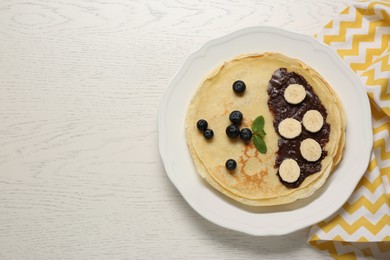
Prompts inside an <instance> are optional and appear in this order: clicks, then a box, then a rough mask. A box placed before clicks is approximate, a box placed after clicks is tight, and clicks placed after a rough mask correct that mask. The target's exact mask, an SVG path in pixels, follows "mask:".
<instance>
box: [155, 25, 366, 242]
mask: <svg viewBox="0 0 390 260" xmlns="http://www.w3.org/2000/svg"><path fill="white" fill-rule="evenodd" d="M250 33H272V34H279V35H282V36H287V37H289V38H293V39H296V40H303V41H305V42H308V43H310V45H311V46H313V48H314V49H315V50H319V51H324V52H326V54H327V55H328V56H329V57H330V58H331V59H332V60H333V61H334V62H336V61H337V63H338V64H339V65H342V66H343V67H344V69H345V71H348V72H347V73H348V74H347V76H348V78H349V79H350V80H351V81H354V83H355V85H359V86H360V87H358V88H357V89H358V90H357V93H358V95H359V98H360V101H361V105H362V106H363V107H366V108H368V109H365V110H364V111H366V115H365V116H364V119H365V121H366V122H365V124H366V125H368V126H369V127H368V128H367V129H365V132H366V137H367V138H368V139H369V140H368V141H367V142H366V144H367V147H365V149H366V150H365V151H366V153H367V154H366V155H365V156H364V158H366V160H365V161H361V162H360V164H361V166H360V167H359V168H361V173H359V175H360V178H356V179H354V182H353V183H351V185H349V186H348V187H346V190H347V191H345V194H348V196H345V198H344V199H342V200H337V201H336V202H334V203H333V205H335V207H333V208H332V209H331V210H329V209H328V208H327V210H322V211H321V214H317V216H318V215H320V216H319V217H313V216H311V221H309V222H306V224H305V225H303V226H302V225H295V226H293V225H290V226H288V227H286V226H283V228H282V229H281V228H279V229H275V230H272V232H271V231H270V230H269V229H268V231H267V232H259V231H258V230H252V229H251V228H250V227H252V226H249V229H248V228H243V227H241V228H238V227H237V226H234V225H230V224H229V223H228V222H226V221H220V220H218V218H219V216H215V215H212V216H211V215H210V214H205V212H204V211H202V210H201V209H200V208H199V207H198V205H196V204H195V203H193V201H191V199H190V195H188V194H187V191H186V189H184V188H183V187H182V186H181V185H180V184H179V183H178V180H177V179H175V178H174V174H171V172H172V171H173V170H172V165H171V163H170V158H169V155H168V153H167V151H166V150H165V147H166V138H164V136H166V132H165V130H164V122H165V121H166V113H165V111H166V108H167V106H168V103H169V99H170V97H171V95H172V92H173V91H174V89H175V86H176V84H175V83H176V82H178V81H179V79H180V78H181V77H183V75H184V74H185V72H186V71H187V70H188V67H189V66H190V64H191V63H192V62H193V61H194V60H195V59H196V58H199V57H201V56H206V52H207V50H208V49H209V48H211V47H213V46H215V45H219V44H222V43H224V42H227V41H229V40H232V39H233V38H236V37H239V36H242V35H245V34H250ZM371 117H372V115H371V109H370V105H369V100H368V96H367V93H366V91H365V89H364V85H363V83H362V82H361V81H360V80H359V79H358V77H357V75H356V74H355V73H354V72H353V71H352V70H351V68H350V67H349V66H347V64H346V63H345V62H344V61H343V60H342V59H341V58H340V57H339V56H338V55H337V54H336V52H335V51H334V50H333V49H331V48H330V47H329V46H327V45H325V44H324V43H322V42H319V41H318V40H316V39H315V38H313V37H311V36H310V35H306V34H302V33H298V32H294V31H291V30H285V29H282V28H278V27H273V26H253V27H247V28H243V29H240V30H237V31H234V32H231V33H229V34H226V35H224V36H221V37H218V38H215V39H212V40H210V41H208V42H206V43H205V44H203V45H202V46H201V47H200V48H198V49H197V50H196V51H194V52H192V53H191V54H190V55H189V56H188V57H187V58H186V59H185V61H184V63H183V64H182V65H181V66H180V67H179V68H178V70H177V71H176V73H175V74H174V75H173V76H172V78H171V80H170V82H169V85H168V88H167V89H166V91H165V93H164V94H163V96H162V98H161V101H160V106H159V114H158V132H159V133H158V134H159V135H158V137H159V151H160V156H161V158H162V162H163V165H164V168H165V172H166V175H167V176H168V178H169V179H170V181H171V182H172V184H173V185H174V186H175V188H176V189H177V190H178V192H179V193H180V194H181V196H182V197H183V198H184V200H185V201H186V202H187V203H188V204H189V205H190V206H191V207H192V208H193V209H194V210H195V211H196V212H197V213H198V214H200V215H201V216H202V217H203V218H205V219H207V220H208V221H210V222H212V223H214V224H217V225H219V226H222V227H224V228H228V229H231V230H235V231H239V232H242V233H246V234H249V235H253V236H277V235H285V234H289V233H292V232H295V231H297V230H300V229H303V228H306V227H308V226H311V225H313V224H316V223H318V222H319V221H321V220H324V219H326V218H328V217H329V216H331V215H332V214H334V213H335V212H337V210H339V209H340V208H341V207H342V206H343V205H344V204H345V202H346V201H347V200H348V199H349V198H350V196H351V195H352V193H353V191H354V189H355V188H356V186H357V184H358V183H359V181H360V180H361V178H362V177H363V175H364V173H365V171H366V169H367V167H368V164H369V161H370V154H371V150H372V146H373V135H372V119H371ZM187 149H188V147H187ZM363 168H364V169H363ZM316 212H317V213H318V212H320V211H316ZM260 214H261V213H260Z"/></svg>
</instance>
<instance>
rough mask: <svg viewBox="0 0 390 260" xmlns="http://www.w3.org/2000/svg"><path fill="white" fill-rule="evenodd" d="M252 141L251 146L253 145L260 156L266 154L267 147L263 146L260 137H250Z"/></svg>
mask: <svg viewBox="0 0 390 260" xmlns="http://www.w3.org/2000/svg"><path fill="white" fill-rule="evenodd" d="M252 140H253V144H254V145H255V147H256V149H257V151H259V152H260V153H262V154H266V153H267V146H266V145H265V142H264V140H263V138H262V137H261V136H259V135H254V136H253V137H252Z"/></svg>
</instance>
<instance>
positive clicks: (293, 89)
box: [284, 84, 306, 105]
mask: <svg viewBox="0 0 390 260" xmlns="http://www.w3.org/2000/svg"><path fill="white" fill-rule="evenodd" d="M305 97H306V90H305V88H304V87H303V86H302V85H299V84H291V85H289V86H288V87H287V88H286V90H285V91H284V99H285V100H286V101H287V102H288V103H290V104H293V105H295V104H299V103H301V102H302V101H303V100H304V99H305Z"/></svg>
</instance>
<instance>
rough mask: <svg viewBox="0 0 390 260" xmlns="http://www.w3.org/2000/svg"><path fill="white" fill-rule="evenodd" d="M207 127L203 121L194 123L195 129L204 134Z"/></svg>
mask: <svg viewBox="0 0 390 260" xmlns="http://www.w3.org/2000/svg"><path fill="white" fill-rule="evenodd" d="M207 126H208V123H207V121H206V120H204V119H200V120H199V121H198V122H197V123H196V127H197V128H198V129H199V130H200V131H202V132H204V131H205V130H206V129H207Z"/></svg>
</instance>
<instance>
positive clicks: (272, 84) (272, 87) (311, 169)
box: [268, 68, 330, 188]
mask: <svg viewBox="0 0 390 260" xmlns="http://www.w3.org/2000/svg"><path fill="white" fill-rule="evenodd" d="M290 84H300V85H302V86H303V87H304V88H305V89H306V97H305V99H304V100H303V101H302V102H301V103H299V104H296V105H292V104H290V103H288V102H287V101H286V100H285V99H284V96H283V95H284V91H285V89H286V88H287V87H288V86H289V85H290ZM268 95H269V99H268V107H269V109H270V110H271V112H272V113H273V115H274V121H273V124H274V128H275V130H276V132H278V126H279V123H280V122H281V121H282V120H284V119H286V118H294V119H296V120H298V121H299V122H302V118H303V115H304V114H305V113H306V112H307V111H309V110H312V109H314V110H317V111H318V112H320V113H321V115H322V116H323V118H324V125H323V126H322V128H321V130H320V131H318V132H317V133H311V132H309V131H307V130H306V129H305V128H304V127H302V133H301V134H300V135H299V136H298V137H296V138H294V139H286V138H283V137H282V136H280V137H279V140H278V146H279V150H278V152H277V157H276V161H275V166H274V167H275V168H279V166H280V164H281V163H282V162H283V160H284V159H288V158H291V159H294V160H295V161H296V162H297V163H298V165H299V167H300V169H301V174H300V176H299V178H298V180H297V181H295V182H293V183H288V182H285V181H283V180H282V178H281V177H280V176H279V173H278V174H277V175H278V176H279V180H280V181H281V182H282V183H283V184H284V185H285V186H286V187H289V188H297V187H299V185H301V183H302V182H303V181H304V180H305V178H306V177H307V176H309V175H311V174H313V173H316V172H319V171H320V170H321V161H322V159H324V158H325V157H326V156H327V154H328V152H327V151H325V150H324V146H325V144H326V143H327V142H328V141H329V133H330V125H329V124H328V123H327V122H326V117H327V112H326V109H325V107H324V106H323V105H322V104H321V100H320V99H319V98H318V96H317V95H316V94H315V93H314V90H313V88H312V87H311V86H310V85H309V84H307V82H306V80H305V79H304V78H303V77H302V76H301V75H298V74H297V73H295V72H287V70H286V69H285V68H280V69H278V70H276V71H275V72H274V74H273V75H272V78H271V80H270V81H269V84H268ZM306 138H312V139H314V140H316V141H317V142H318V143H319V144H320V146H321V148H322V154H321V157H320V159H319V160H317V161H315V162H309V161H306V160H305V159H304V158H303V157H302V155H301V153H300V151H299V147H300V144H301V142H302V141H303V140H305V139H306Z"/></svg>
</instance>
